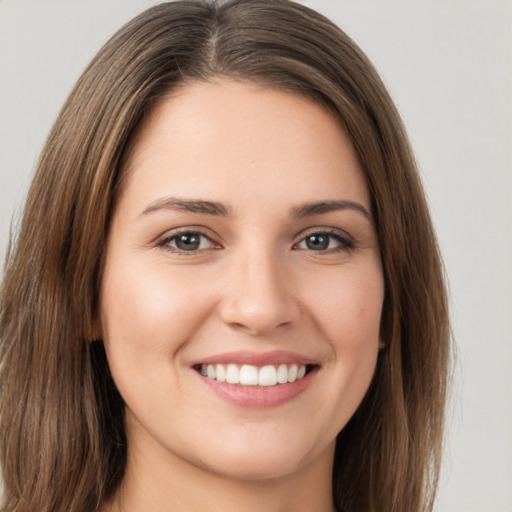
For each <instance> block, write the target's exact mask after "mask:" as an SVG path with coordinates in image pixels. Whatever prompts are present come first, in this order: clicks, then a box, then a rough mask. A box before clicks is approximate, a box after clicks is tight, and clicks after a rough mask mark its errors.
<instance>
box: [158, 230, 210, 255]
mask: <svg viewBox="0 0 512 512" xmlns="http://www.w3.org/2000/svg"><path fill="white" fill-rule="evenodd" d="M158 246H159V247H164V248H165V249H169V250H171V251H175V252H196V251H202V250H205V249H211V248H213V247H214V246H215V244H214V243H213V242H212V240H211V239H210V238H208V237H207V236H206V235H204V234H203V233H199V232H197V231H182V232H181V233H177V234H175V235H172V236H167V237H165V238H164V239H162V240H160V241H159V242H158Z"/></svg>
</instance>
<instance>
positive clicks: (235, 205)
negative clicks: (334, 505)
mask: <svg viewBox="0 0 512 512" xmlns="http://www.w3.org/2000/svg"><path fill="white" fill-rule="evenodd" d="M125 172H126V173H127V176H126V180H125V181H124V183H123V187H122V189H121V191H120V195H119V198H118V201H117V203H116V209H115V212H114V215H113V219H112V225H111V229H110V233H109V238H108V243H107V250H106V260H105V268H104V274H103V282H102V289H101V309H100V313H101V315H100V316H101V329H102V336H103V339H104V343H105V348H106V352H107V357H108V361H109V364H110V367H111V371H112V375H113V377H114V380H115V382H116V385H117V387H118V389H119V391H120V393H121V395H122V396H123V398H124V400H125V403H126V430H127V438H128V447H129V464H131V463H140V464H142V465H144V466H145V467H146V468H148V470H152V469H153V468H159V470H162V469H163V468H166V467H182V468H183V467H186V466H187V465H190V464H192V465H193V466H195V467H200V468H203V469H206V470H208V471H212V472H215V473H217V474H222V475H228V476H235V477H241V478H246V479H247V478H249V479H251V478H265V479H266V478H276V477H279V476H284V475H289V474H291V473H293V472H294V471H298V470H305V469H307V468H308V467H313V466H314V465H315V464H318V463H320V464H323V465H324V467H330V464H331V462H332V457H333V453H334V443H335V438H336V435H337V433H338V432H339V431H340V430H341V429H342V428H343V427H344V426H345V424H346V423H347V421H348V420H349V419H350V417H351V416H352V415H353V413H354V411H355V410H356V408H357V406H358V405H359V403H360V402H361V400H362V398H363V396H364V394H365V392H366V390H367V389H368V386H369V384H370V381H371V379H372V376H373V373H374V369H375V364H376V359H377V352H378V347H379V326H380V317H381V310H382V302H383V296H384V285H383V274H382V267H381V260H380V253H379V246H378V240H377V236H376V232H375V228H374V225H373V222H372V218H371V214H370V212H371V208H370V196H369V192H368V189H367V186H366V182H365V178H364V176H363V173H362V170H361V169H360V166H359V164H358V161H357V158H356V156H355V153H354V150H353V148H352V146H351V144H350V142H349V140H348V137H347V136H346V134H345V132H344V130H343V129H342V127H341V125H340V124H339V122H338V121H337V120H336V119H335V118H334V117H333V116H332V115H331V114H329V113H328V112H327V111H325V110H324V109H323V108H322V107H320V106H319V105H317V104H315V103H313V102H312V101H310V100H308V99H305V98H303V97H301V96H299V95H295V94H292V93H286V92H281V91H277V90H273V89H268V88H267V89H264V88H262V87H259V86H257V85H255V84H252V83H248V82H245V83H241V82H238V83H235V82H230V81H218V82H215V83H196V84H192V85H188V86H186V87H184V88H182V89H181V90H179V91H177V92H176V93H174V94H173V95H172V96H169V97H168V98H166V99H164V100H163V101H162V102H161V103H160V104H159V105H158V106H157V108H156V109H155V111H154V112H153V113H152V114H151V116H150V118H149V119H148V121H147V123H146V124H145V126H144V127H143V129H142V130H141V133H140V134H139V136H138V137H137V140H136V142H135V144H134V147H133V151H132V152H131V154H130V157H129V161H128V163H127V166H126V169H125ZM183 464H185V466H184V465H183ZM155 471H156V469H155Z"/></svg>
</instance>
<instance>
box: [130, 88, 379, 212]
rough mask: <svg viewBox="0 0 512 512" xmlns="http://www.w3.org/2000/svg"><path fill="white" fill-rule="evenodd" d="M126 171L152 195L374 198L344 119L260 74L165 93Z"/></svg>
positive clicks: (143, 129)
mask: <svg viewBox="0 0 512 512" xmlns="http://www.w3.org/2000/svg"><path fill="white" fill-rule="evenodd" d="M124 172H125V173H126V182H125V187H128V188H129V187H130V186H131V187H132V188H135V189H136V190H137V192H138V195H139V196H140V197H141V198H142V196H146V200H150V199H151V197H150V196H154V195H155V194H156V193H158V192H159V191H161V192H162V193H164V192H165V193H168V194H172V195H174V196H180V195H182V194H184V195H186V196H188V197H190V196H191V195H192V196H208V197H212V196H215V197H214V199H216V200H217V199H218V200H222V201H223V202H226V200H229V199H234V198H236V197H237V196H239V195H241V196H243V195H244V194H246V195H251V193H252V194H254V193H257V192H258V193H260V194H262V196H265V197H262V199H264V198H271V197H272V196H277V198H279V196H281V199H283V197H284V196H283V195H286V196H293V197H294V198H295V199H296V200H297V202H301V201H308V200H310V199H311V198H310V197H309V196H311V195H314V194H317V195H321V196H323V197H322V199H339V194H340V193H343V195H347V196H352V198H357V199H358V200H359V201H362V202H364V203H366V205H367V206H369V197H368V190H367V186H366V181H365V178H364V175H363V173H362V171H361V168H360V166H359V162H358V160H357V156H356V154H355V151H354V149H353V147H352V144H351V143H350V140H349V138H348V136H347V135H346V133H345V131H344V129H343V127H342V125H341V122H340V121H339V119H337V118H336V117H335V116H334V115H333V114H331V113H330V112H328V111H327V110H326V109H325V108H324V107H323V106H321V105H319V104H317V103H316V102H314V101H312V100H311V99H309V98H306V97H305V96H302V95H300V94H297V93H292V92H285V91H282V90H278V89H272V88H268V87H263V86H261V85H257V84H255V83H252V82H235V81H229V80H219V81H216V82H197V83H193V84H189V85H186V86H182V87H180V88H179V89H177V90H175V91H173V92H172V93H171V94H169V95H168V96H167V97H165V98H163V99H162V100H161V101H160V102H159V103H158V104H157V105H156V107H155V108H154V109H153V111H152V112H151V113H150V115H149V116H148V118H147V119H146V120H145V121H144V123H143V124H142V125H141V127H140V129H139V132H138V134H137V136H136V138H135V140H134V142H133V144H132V147H131V150H130V154H129V157H128V158H127V162H126V166H125V169H124ZM306 196H308V197H306ZM329 196H332V197H329Z"/></svg>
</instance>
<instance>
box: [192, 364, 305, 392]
mask: <svg viewBox="0 0 512 512" xmlns="http://www.w3.org/2000/svg"><path fill="white" fill-rule="evenodd" d="M311 367H312V365H304V364H279V365H265V366H261V367H258V366H254V365H251V364H243V365H236V364H201V365H198V366H197V367H196V369H197V370H198V371H199V372H200V373H201V375H203V376H204V377H207V378H208V379H212V380H215V381H217V382H225V383H227V384H235V385H240V386H259V387H271V386H277V385H282V384H289V383H293V382H297V381H299V380H301V379H303V378H304V377H305V376H306V375H307V373H309V371H310V370H311Z"/></svg>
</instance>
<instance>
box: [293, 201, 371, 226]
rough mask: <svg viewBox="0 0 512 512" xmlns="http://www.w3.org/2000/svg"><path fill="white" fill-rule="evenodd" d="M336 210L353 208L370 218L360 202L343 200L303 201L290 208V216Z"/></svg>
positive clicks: (318, 213) (306, 215) (301, 216)
mask: <svg viewBox="0 0 512 512" xmlns="http://www.w3.org/2000/svg"><path fill="white" fill-rule="evenodd" d="M337 210H354V211H356V212H359V213H362V214H363V215H364V216H365V217H366V218H367V219H368V220H370V221H371V219H372V216H371V214H370V212H369V211H368V210H367V209H366V208H365V207H364V206H363V205H362V204H361V203H356V202H355V201H345V200H339V201H319V202H314V203H304V204H301V205H299V206H296V207H295V208H293V209H292V216H293V217H296V218H299V219H301V218H304V217H309V216H312V215H320V214H322V213H329V212H333V211H337Z"/></svg>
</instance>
